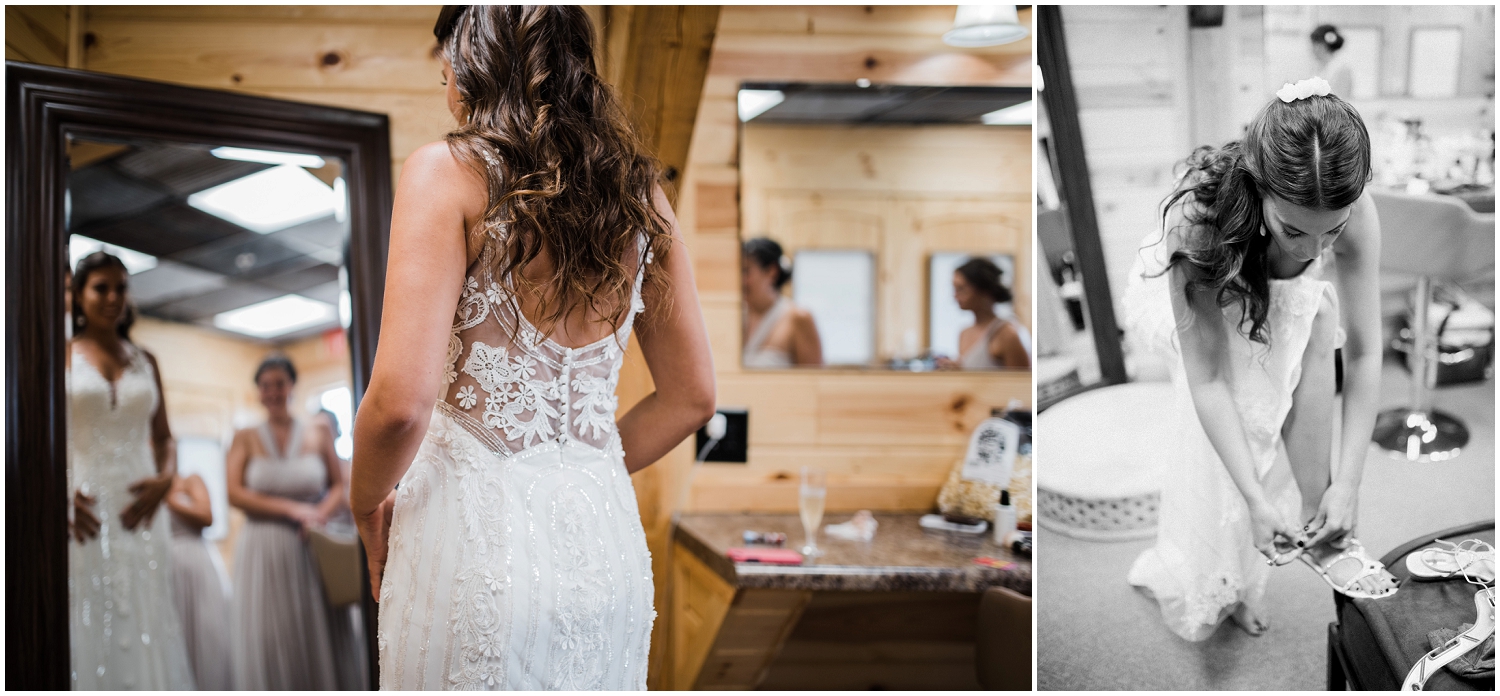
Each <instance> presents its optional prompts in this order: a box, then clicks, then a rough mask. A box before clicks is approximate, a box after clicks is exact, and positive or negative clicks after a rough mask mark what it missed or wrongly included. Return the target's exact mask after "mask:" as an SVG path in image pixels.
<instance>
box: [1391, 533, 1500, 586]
mask: <svg viewBox="0 0 1500 696" xmlns="http://www.w3.org/2000/svg"><path fill="white" fill-rule="evenodd" d="M1434 541H1435V542H1436V543H1438V544H1441V545H1442V546H1443V547H1446V548H1443V547H1437V546H1428V547H1426V548H1423V549H1420V550H1418V551H1416V552H1414V553H1410V554H1407V556H1406V569H1407V570H1408V571H1410V572H1411V576H1412V577H1413V578H1415V579H1418V580H1447V579H1449V578H1453V577H1456V576H1458V575H1460V574H1465V575H1471V576H1473V577H1476V578H1479V579H1480V580H1482V581H1484V582H1494V581H1495V547H1493V546H1490V545H1489V544H1487V543H1485V542H1483V541H1480V540H1479V539H1465V540H1463V541H1460V542H1458V543H1456V544H1455V543H1453V542H1451V541H1443V540H1442V539H1435V540H1434Z"/></svg>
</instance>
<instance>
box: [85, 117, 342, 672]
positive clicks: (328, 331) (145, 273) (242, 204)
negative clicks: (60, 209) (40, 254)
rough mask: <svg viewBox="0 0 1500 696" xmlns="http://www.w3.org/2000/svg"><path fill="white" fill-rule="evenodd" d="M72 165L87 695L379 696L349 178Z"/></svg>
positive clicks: (220, 160) (216, 158) (134, 150)
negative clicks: (368, 615) (355, 348)
mask: <svg viewBox="0 0 1500 696" xmlns="http://www.w3.org/2000/svg"><path fill="white" fill-rule="evenodd" d="M68 156H69V160H70V168H71V171H70V174H69V177H68V182H67V185H68V188H67V197H66V205H65V215H66V226H67V230H68V232H69V243H68V244H69V256H70V259H71V267H70V269H69V280H68V287H67V288H65V289H64V292H65V293H66V295H67V297H66V302H65V306H67V307H68V308H69V313H70V317H69V320H68V322H67V324H68V327H69V330H70V335H69V341H68V349H67V350H68V360H67V364H68V395H69V417H70V420H69V449H68V452H69V471H68V487H69V492H70V496H71V502H72V505H71V517H70V524H71V539H70V544H69V555H68V562H69V577H68V589H69V602H70V614H71V616H72V620H71V626H70V629H71V640H72V661H73V685H74V688H78V689H190V688H198V689H220V690H222V689H365V688H368V686H369V684H368V678H367V674H368V668H367V665H366V662H365V660H366V657H365V655H366V653H365V628H364V625H365V617H364V616H363V615H362V611H361V608H360V606H359V603H358V602H359V598H360V587H361V583H360V568H359V564H358V552H357V546H356V543H357V542H356V536H355V533H354V529H353V524H352V520H351V519H350V517H349V513H348V507H347V502H346V496H345V490H346V488H345V483H346V482H347V480H348V462H347V459H348V457H349V456H350V454H351V451H350V450H351V449H352V442H351V440H350V438H349V437H347V436H346V435H345V433H347V432H348V430H349V427H350V425H352V403H351V392H350V388H349V387H350V364H349V359H348V347H347V345H348V344H347V340H346V338H345V335H344V329H345V328H347V326H348V316H349V297H348V293H347V290H346V284H345V278H346V274H345V272H344V270H343V267H344V252H345V249H346V246H347V239H348V232H349V228H348V220H347V212H346V211H347V202H346V195H345V190H344V180H343V176H342V171H343V166H342V163H341V162H339V161H337V160H334V159H328V158H323V157H318V156H314V155H307V154H298V153H285V152H268V151H259V150H247V149H244V148H235V147H221V146H215V145H186V144H175V143H165V142H155V141H121V142H99V141H89V140H71V141H70V142H69V143H68Z"/></svg>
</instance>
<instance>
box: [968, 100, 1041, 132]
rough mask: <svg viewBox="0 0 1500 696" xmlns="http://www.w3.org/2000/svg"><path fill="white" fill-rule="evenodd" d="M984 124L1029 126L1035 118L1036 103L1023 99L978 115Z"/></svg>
mask: <svg viewBox="0 0 1500 696" xmlns="http://www.w3.org/2000/svg"><path fill="white" fill-rule="evenodd" d="M979 120H980V121H983V122H984V125H986V126H1029V125H1031V123H1032V122H1033V121H1035V120H1036V104H1035V103H1034V102H1030V101H1025V102H1021V103H1020V104H1017V105H1015V106H1007V107H1005V108H1004V109H1000V110H998V111H991V112H989V113H987V114H985V115H983V116H980V117H979Z"/></svg>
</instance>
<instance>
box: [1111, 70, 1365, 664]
mask: <svg viewBox="0 0 1500 696" xmlns="http://www.w3.org/2000/svg"><path fill="white" fill-rule="evenodd" d="M1369 178H1370V141H1369V135H1368V134H1367V132H1366V131H1365V127H1364V123H1363V121H1362V120H1361V119H1360V117H1359V113H1358V112H1356V111H1355V110H1354V108H1353V107H1351V106H1350V105H1349V104H1347V103H1346V102H1344V101H1343V100H1341V99H1339V98H1338V97H1335V96H1332V95H1330V94H1329V90H1328V86H1327V83H1326V82H1323V81H1321V80H1309V81H1304V82H1301V83H1298V84H1297V85H1287V86H1286V87H1285V88H1283V89H1282V91H1280V92H1278V93H1277V98H1276V99H1275V100H1272V101H1271V102H1270V103H1269V104H1267V105H1266V107H1265V108H1263V109H1262V110H1261V112H1260V114H1259V115H1258V116H1256V118H1255V120H1254V121H1253V122H1252V123H1251V125H1250V127H1249V129H1248V131H1247V132H1246V135H1245V139H1244V140H1243V141H1237V142H1232V143H1229V144H1228V145H1225V146H1224V147H1222V148H1217V149H1216V148H1211V147H1204V148H1200V149H1199V150H1198V151H1197V152H1195V153H1193V155H1192V156H1191V157H1190V158H1189V159H1188V160H1187V171H1186V173H1185V174H1184V176H1183V178H1182V179H1181V181H1180V182H1179V184H1178V187H1177V189H1176V190H1175V191H1174V192H1173V193H1172V195H1171V196H1169V197H1168V198H1167V201H1166V205H1165V207H1164V218H1163V225H1164V230H1165V232H1164V233H1161V232H1158V233H1154V234H1152V235H1150V236H1148V238H1147V239H1148V241H1147V246H1146V248H1145V249H1144V250H1143V251H1142V254H1141V256H1142V257H1143V258H1142V259H1141V261H1140V262H1139V263H1138V265H1137V268H1136V270H1135V272H1133V273H1132V277H1131V286H1130V288H1129V289H1128V290H1127V293H1126V297H1125V306H1126V312H1127V316H1128V320H1127V325H1128V326H1129V329H1130V333H1131V334H1133V335H1134V339H1135V340H1141V341H1143V342H1144V343H1145V344H1146V345H1154V346H1155V347H1157V348H1160V349H1163V350H1165V351H1168V352H1169V354H1170V355H1172V356H1173V361H1172V362H1173V365H1172V372H1173V382H1174V384H1175V386H1176V389H1177V395H1178V398H1177V403H1176V413H1177V423H1178V426H1177V432H1178V439H1177V440H1176V441H1175V442H1173V443H1172V445H1171V446H1169V447H1165V448H1163V450H1162V453H1163V456H1164V457H1166V472H1165V474H1164V476H1163V477H1162V480H1163V482H1164V483H1163V489H1162V492H1161V513H1160V526H1159V532H1158V537H1157V543H1156V545H1155V546H1154V547H1153V548H1151V549H1149V550H1147V551H1146V552H1145V553H1143V554H1142V555H1141V556H1140V558H1138V559H1137V560H1136V562H1135V565H1134V567H1132V569H1131V571H1130V576H1129V579H1130V582H1131V583H1132V584H1134V585H1136V586H1138V587H1141V588H1142V589H1144V590H1146V591H1147V592H1148V593H1149V594H1150V595H1152V596H1153V597H1155V598H1156V600H1157V601H1158V602H1159V604H1160V605H1161V611H1162V616H1163V618H1164V619H1165V620H1166V622H1167V625H1168V626H1169V627H1170V628H1171V629H1172V630H1173V631H1174V632H1176V633H1177V634H1178V635H1181V636H1182V637H1183V638H1186V639H1188V640H1203V639H1205V638H1207V637H1208V636H1209V635H1211V634H1212V633H1213V631H1214V630H1215V629H1216V628H1217V627H1218V625H1219V624H1220V623H1221V622H1222V621H1223V620H1224V619H1225V618H1228V617H1231V616H1232V617H1233V618H1234V620H1235V621H1236V623H1238V624H1239V625H1240V626H1241V627H1242V628H1244V629H1245V630H1247V631H1249V632H1250V633H1252V634H1256V635H1258V634H1260V633H1262V632H1264V631H1265V630H1266V628H1267V624H1266V622H1265V620H1264V616H1263V614H1262V612H1261V608H1260V601H1261V598H1262V595H1263V593H1264V591H1265V584H1266V580H1267V578H1268V574H1269V572H1270V567H1269V566H1273V565H1284V564H1287V563H1290V562H1292V561H1293V560H1300V561H1302V562H1303V563H1305V564H1306V565H1308V566H1310V567H1311V568H1312V569H1313V570H1314V571H1316V572H1317V573H1318V574H1320V575H1321V576H1322V577H1323V578H1324V580H1325V581H1326V582H1327V583H1328V584H1329V585H1330V586H1332V587H1334V589H1335V590H1336V591H1338V592H1340V593H1343V594H1346V595H1349V596H1355V597H1377V598H1378V597H1384V596H1388V595H1389V594H1390V593H1392V592H1394V591H1395V583H1394V580H1393V579H1392V577H1391V575H1390V574H1389V573H1387V572H1385V570H1384V568H1383V567H1381V566H1380V565H1379V563H1377V562H1375V561H1374V560H1373V559H1371V558H1370V556H1369V554H1368V553H1367V552H1365V551H1364V549H1363V548H1362V547H1361V546H1360V545H1359V543H1358V542H1357V541H1356V540H1355V538H1354V533H1353V532H1354V529H1355V522H1356V519H1357V515H1356V510H1357V505H1356V504H1357V497H1358V492H1359V483H1360V478H1361V473H1362V471H1363V468H1364V461H1365V456H1366V452H1367V449H1368V444H1369V440H1370V434H1371V431H1372V430H1373V428H1374V424H1375V410H1376V405H1377V403H1378V400H1379V389H1380V360H1381V334H1380V306H1379V301H1380V287H1379V284H1378V273H1379V268H1378V264H1379V259H1380V224H1379V220H1378V219H1377V218H1376V214H1375V206H1374V204H1373V203H1372V202H1371V201H1370V197H1369V195H1368V194H1367V193H1365V191H1364V187H1365V184H1366V183H1367V182H1368V181H1369ZM1340 346H1342V348H1343V360H1344V365H1345V370H1344V374H1345V375H1346V378H1345V381H1344V392H1343V397H1344V398H1343V409H1342V414H1341V417H1342V422H1341V426H1342V427H1341V428H1340V429H1339V430H1340V431H1341V438H1340V441H1339V442H1338V443H1337V446H1335V443H1334V442H1333V432H1334V430H1335V424H1334V420H1333V419H1334V417H1335V415H1336V414H1335V400H1334V396H1335V385H1334V369H1335V366H1334V361H1335V357H1334V355H1335V353H1334V350H1335V348H1338V347H1340Z"/></svg>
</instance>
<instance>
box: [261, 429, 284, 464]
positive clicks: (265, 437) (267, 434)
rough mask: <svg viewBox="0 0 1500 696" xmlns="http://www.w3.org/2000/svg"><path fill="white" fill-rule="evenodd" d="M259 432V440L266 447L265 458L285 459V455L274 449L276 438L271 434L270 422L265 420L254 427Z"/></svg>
mask: <svg viewBox="0 0 1500 696" xmlns="http://www.w3.org/2000/svg"><path fill="white" fill-rule="evenodd" d="M255 430H256V431H257V432H259V433H260V442H261V444H262V445H264V446H265V448H266V458H267V459H285V458H286V457H285V456H284V455H282V453H281V452H280V451H279V450H277V449H276V438H275V437H274V436H272V435H271V422H270V421H266V422H264V423H261V424H260V427H258V428H256V429H255Z"/></svg>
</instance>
